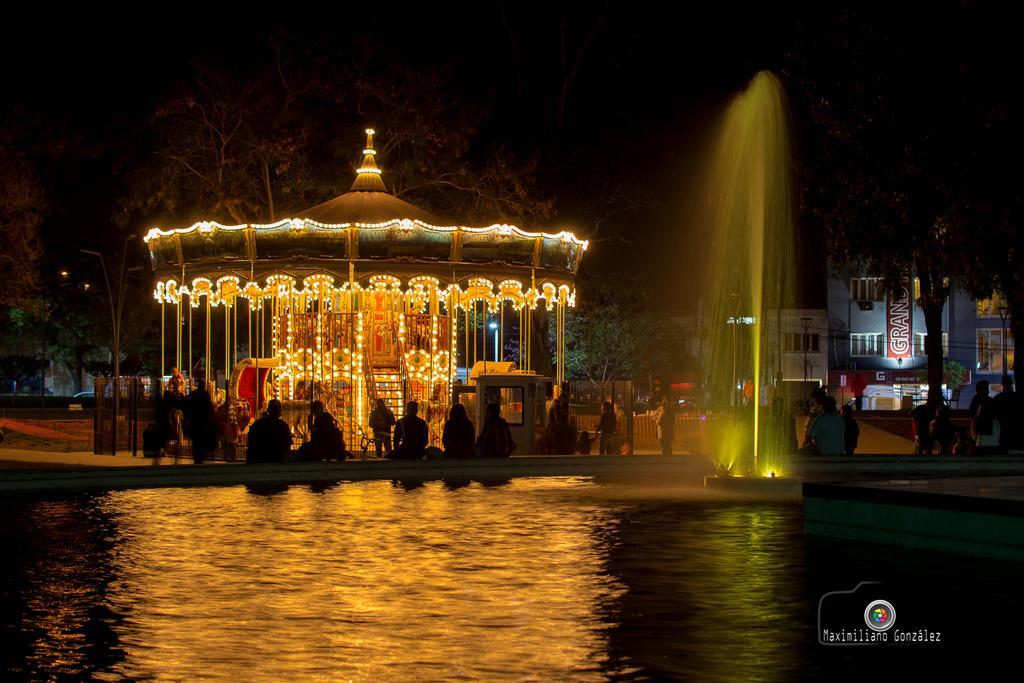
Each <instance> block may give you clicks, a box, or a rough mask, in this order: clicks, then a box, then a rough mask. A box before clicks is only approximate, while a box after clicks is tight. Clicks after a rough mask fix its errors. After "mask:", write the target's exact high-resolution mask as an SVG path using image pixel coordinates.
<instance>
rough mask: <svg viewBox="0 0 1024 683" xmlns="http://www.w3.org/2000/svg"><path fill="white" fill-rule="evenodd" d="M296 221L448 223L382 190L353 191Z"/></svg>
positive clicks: (304, 212) (301, 216) (337, 223)
mask: <svg viewBox="0 0 1024 683" xmlns="http://www.w3.org/2000/svg"><path fill="white" fill-rule="evenodd" d="M297 218H305V219H307V220H311V221H316V222H317V223H322V224H325V225H339V224H364V225H365V224H377V223H387V222H388V221H391V220H401V219H408V220H417V221H422V222H424V223H429V224H431V225H447V224H448V222H447V221H445V220H444V219H442V218H439V217H437V216H435V215H434V214H432V213H430V212H429V211H425V210H423V209H421V208H420V207H418V206H415V205H413V204H410V203H409V202H407V201H405V200H403V199H399V198H398V197H396V196H394V195H393V194H388V193H387V192H383V191H365V190H354V191H352V192H346V193H345V194H342V195H338V196H337V197H335V198H334V199H329V200H327V201H326V202H324V203H323V204H317V205H316V206H314V207H313V208H311V209H306V210H305V211H303V212H302V213H300V214H299V215H298V216H297Z"/></svg>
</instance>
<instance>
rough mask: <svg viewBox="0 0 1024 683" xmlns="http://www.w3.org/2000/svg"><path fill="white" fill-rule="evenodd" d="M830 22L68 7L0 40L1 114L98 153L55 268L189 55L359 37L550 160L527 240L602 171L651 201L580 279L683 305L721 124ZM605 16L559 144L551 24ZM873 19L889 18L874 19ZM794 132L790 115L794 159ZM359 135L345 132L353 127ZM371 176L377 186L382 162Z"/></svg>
mask: <svg viewBox="0 0 1024 683" xmlns="http://www.w3.org/2000/svg"><path fill="white" fill-rule="evenodd" d="M838 11H839V10H827V9H826V10H822V9H820V8H819V9H815V8H814V6H808V7H799V6H792V5H790V6H788V7H786V8H768V7H765V6H758V7H754V8H741V7H738V6H733V5H732V4H728V3H724V4H723V3H702V4H701V5H699V6H696V7H687V8H686V9H685V11H679V10H677V11H674V12H673V11H670V10H667V9H665V7H663V6H662V5H660V4H657V3H641V2H632V3H624V2H615V3H611V4H609V5H607V6H605V5H602V4H600V3H582V2H578V3H575V4H571V5H569V9H568V12H567V13H566V4H565V3H546V4H537V5H533V6H524V5H523V4H522V3H498V2H482V3H470V4H465V5H458V4H444V5H441V4H437V3H429V4H428V3H419V4H414V5H411V6H408V7H402V8H400V7H399V6H397V5H394V4H391V3H388V4H387V5H383V4H381V5H374V4H373V3H360V4H359V5H345V6H340V5H339V6H338V7H336V8H334V9H333V10H330V11H328V10H324V9H323V8H322V7H318V8H316V9H302V8H296V9H294V10H291V11H286V12H285V13H283V14H282V10H281V7H280V6H276V7H275V8H274V12H273V16H266V13H264V12H262V11H249V10H246V11H245V12H244V14H245V15H246V16H244V17H243V16H239V14H238V13H221V12H218V11H211V10H209V9H208V8H203V9H202V10H201V11H200V10H198V9H194V10H191V11H186V10H184V9H182V8H180V7H179V6H174V11H168V12H167V14H166V15H165V16H159V15H157V14H154V15H152V16H149V17H146V18H143V17H141V16H140V17H132V16H130V15H126V14H124V13H123V12H120V11H119V12H117V13H116V14H105V15H104V14H101V13H100V10H95V11H94V10H92V9H89V10H88V11H86V10H81V9H78V10H69V11H67V12H65V13H62V14H61V16H60V17H59V20H55V19H54V17H52V16H49V15H48V14H42V13H37V14H34V15H31V14H30V15H25V16H23V17H19V18H18V20H17V21H15V22H12V23H11V24H10V26H11V27H13V26H16V25H20V26H21V27H22V28H21V29H19V30H10V31H8V32H7V36H6V38H5V40H4V41H3V42H2V44H0V51H2V54H0V57H2V59H3V61H4V63H5V65H6V66H7V68H6V69H5V75H6V83H5V87H4V93H3V100H2V102H3V104H2V106H0V111H4V112H9V111H11V110H18V111H23V112H24V111H27V112H42V113H44V114H45V115H46V116H47V117H48V120H50V121H52V123H51V124H49V125H50V126H51V128H50V129H51V130H53V129H62V130H63V131H64V132H65V133H68V132H70V133H73V134H74V135H75V136H77V137H76V139H78V140H80V144H81V145H82V146H83V148H89V149H90V150H91V151H90V153H89V154H85V155H77V154H75V153H74V150H69V153H68V154H67V156H66V157H65V158H63V159H62V160H61V161H60V162H59V163H58V164H56V165H55V167H54V168H52V169H51V170H50V172H49V177H48V180H49V181H50V183H51V188H50V191H51V197H52V199H53V203H54V205H55V208H56V210H55V212H54V213H53V215H51V216H50V217H49V218H48V219H47V221H46V222H45V224H44V227H43V233H44V237H45V239H46V240H47V243H48V248H49V249H50V260H51V261H53V262H56V261H60V260H61V259H64V258H65V257H64V256H63V255H62V253H63V250H67V249H70V251H71V252H73V251H76V250H77V247H79V246H82V245H81V244H79V242H81V237H80V235H81V233H82V230H83V228H85V229H86V230H87V231H88V232H90V233H97V234H106V233H111V234H113V231H116V230H117V228H116V227H115V226H114V224H113V223H112V221H111V219H110V216H111V213H112V210H113V209H112V207H113V199H114V196H115V195H116V193H117V192H118V183H119V177H118V174H119V170H120V168H121V166H120V164H121V162H122V161H123V159H124V157H125V154H126V151H125V150H124V149H123V148H122V146H121V141H122V140H123V139H124V138H126V137H128V136H127V135H126V133H129V132H131V131H132V130H133V128H134V127H139V126H144V125H146V124H145V121H146V119H147V117H148V116H149V115H150V113H151V112H152V110H153V107H154V106H155V104H156V103H157V102H158V100H159V98H160V97H161V96H162V95H163V94H164V93H166V92H167V90H168V88H169V87H170V86H171V85H172V84H173V83H175V82H176V81H178V80H181V79H187V78H189V76H190V74H191V73H192V71H191V66H190V64H191V61H192V60H193V59H196V58H199V59H204V60H208V61H215V62H217V63H220V64H223V65H226V66H228V67H231V66H233V65H235V66H238V67H239V68H241V67H244V66H245V65H246V63H247V59H248V55H250V54H251V51H252V49H253V46H262V45H265V44H266V42H267V40H268V38H267V37H268V36H269V35H270V34H271V33H274V32H277V31H285V32H287V34H288V35H290V36H292V37H293V38H294V39H295V40H303V39H304V37H309V38H311V39H313V38H321V39H323V38H326V39H327V40H329V41H331V42H339V43H343V42H351V41H354V40H365V39H369V40H372V41H375V42H378V43H380V44H383V45H385V46H386V47H388V48H389V49H391V50H394V51H395V52H396V54H399V55H401V57H400V58H401V59H402V60H403V62H404V63H405V64H407V65H411V66H417V67H419V66H422V67H423V68H432V67H436V66H438V65H445V66H448V67H449V68H451V69H453V72H454V73H455V74H456V77H455V79H454V81H453V82H454V84H455V85H454V87H457V88H459V89H460V90H461V92H462V93H463V94H465V95H468V96H473V95H474V94H476V93H480V94H481V97H484V96H485V95H484V94H485V93H486V94H487V95H486V96H488V97H491V96H492V97H493V102H494V105H495V106H494V109H493V114H492V115H491V116H490V118H489V119H488V120H487V122H486V125H485V126H484V127H483V129H482V134H481V140H480V144H481V145H483V146H485V147H486V146H487V145H489V144H508V145H511V146H512V147H513V148H515V149H517V150H519V151H522V152H524V153H529V152H539V153H540V154H541V157H542V159H543V160H544V162H545V163H546V164H550V165H546V166H545V168H544V171H543V173H542V175H541V182H542V183H543V184H544V188H543V189H544V190H546V191H547V192H548V193H550V194H553V195H555V196H556V197H557V209H556V210H557V215H556V217H555V219H553V220H552V221H551V225H548V226H529V227H542V228H555V227H558V228H561V227H569V228H570V229H576V230H577V231H579V232H585V229H582V230H581V229H580V226H581V224H585V223H586V218H585V215H584V213H585V212H584V210H583V209H582V208H581V207H582V206H583V204H584V203H585V202H586V201H587V199H588V196H589V194H591V193H592V192H593V189H592V185H588V182H587V181H588V179H590V178H591V177H592V174H593V173H594V169H602V170H603V171H605V172H607V170H608V169H613V172H612V175H613V176H617V177H619V178H621V179H622V181H623V182H626V183H632V184H635V185H640V186H643V187H644V188H646V192H647V199H648V202H647V204H646V205H645V206H643V207H640V208H639V209H638V210H636V211H632V212H630V213H628V214H627V215H622V216H618V217H617V218H616V219H615V220H614V221H613V223H616V222H617V224H616V225H614V226H613V227H612V230H613V233H614V234H615V235H617V236H618V239H616V240H614V241H611V242H607V243H603V242H600V241H598V242H597V243H595V245H594V248H592V249H591V251H590V253H589V254H588V258H587V260H586V261H585V266H584V268H585V270H586V271H588V272H591V273H602V272H613V271H622V270H633V271H637V272H639V271H643V272H645V273H646V274H647V275H648V279H649V281H650V284H651V287H652V302H653V304H654V305H655V306H657V307H664V308H686V307H690V306H692V305H693V304H694V302H695V300H696V295H695V288H694V286H693V285H694V283H693V282H692V279H693V278H692V277H690V278H688V277H687V273H688V272H689V271H690V270H692V268H693V267H694V266H696V265H698V263H696V262H694V261H693V260H692V259H697V261H698V262H699V260H700V253H699V249H698V250H696V253H695V252H694V250H692V249H687V250H684V249H682V245H684V244H690V245H692V244H694V243H696V244H700V239H699V236H700V234H701V230H702V226H701V225H699V224H698V222H697V220H696V219H695V218H694V215H695V213H694V212H693V211H691V210H690V206H691V204H692V202H693V201H694V188H695V187H697V185H698V184H699V182H698V181H699V179H700V178H701V173H702V169H703V168H704V164H705V159H706V153H707V151H708V147H709V145H710V142H711V140H712V137H713V132H714V128H715V123H716V121H717V117H718V115H719V114H720V113H721V111H722V109H723V107H724V106H725V104H726V102H727V101H728V99H729V97H730V96H731V95H732V94H734V93H735V92H737V91H738V90H740V89H742V87H743V86H744V84H745V83H746V82H747V81H748V80H749V79H750V78H751V77H752V76H753V74H755V73H756V72H757V71H758V70H760V69H765V68H767V69H773V70H778V69H781V68H783V67H784V65H785V59H786V54H787V51H788V50H790V49H791V48H792V47H793V45H794V44H796V43H797V42H799V40H800V39H801V37H802V36H806V35H808V34H809V33H813V31H815V30H816V29H815V26H816V25H818V24H820V23H821V22H823V21H827V20H828V19H829V12H838ZM325 12H327V13H325ZM332 12H333V13H332ZM599 14H603V16H604V18H603V20H602V21H601V23H600V26H599V28H598V30H597V31H596V33H595V36H594V38H593V40H592V42H591V43H590V44H589V45H588V47H587V51H586V52H585V53H584V56H583V58H582V60H581V63H580V67H579V72H578V76H577V79H576V80H575V81H574V83H573V86H572V90H571V91H570V96H569V99H568V106H567V110H566V117H565V124H564V126H563V128H562V129H561V130H556V129H555V127H554V125H553V123H552V111H553V107H554V100H555V96H556V93H557V91H558V88H559V72H560V69H561V68H562V67H561V65H560V60H559V41H560V34H561V33H562V31H561V30H560V27H561V25H562V22H563V20H565V21H566V26H567V27H568V28H567V30H566V32H565V35H567V36H568V37H569V43H570V45H573V44H575V45H578V44H579V43H580V41H582V40H583V39H584V37H585V35H586V34H587V33H588V31H589V29H590V27H591V26H592V25H593V24H594V22H595V17H597V16H598V15H599ZM254 15H256V16H254ZM865 16H867V17H875V18H877V19H879V20H880V21H882V20H884V21H890V20H892V19H893V17H892V16H891V13H890V12H889V11H887V10H883V9H882V8H879V9H878V10H877V11H872V10H865ZM565 17H568V18H567V19H565ZM899 20H900V21H901V22H903V23H904V24H905V25H906V26H907V27H908V28H909V29H910V30H916V31H927V30H930V29H929V28H928V27H927V26H925V25H924V24H923V23H922V22H921V21H920V20H918V19H917V18H915V17H913V16H911V15H909V14H908V15H906V16H902V17H899ZM43 27H45V30H43V32H42V33H40V29H41V28H43ZM513 37H514V41H515V42H514V43H513ZM492 94H493V95H492ZM800 118H801V114H800V112H799V111H796V112H794V120H795V121H796V122H797V123H798V125H797V135H796V138H795V141H794V143H795V147H796V149H797V153H798V155H799V153H800V149H801V144H800V126H799V122H800ZM368 124H372V122H364V121H352V122H351V125H352V126H353V127H355V128H358V129H361V128H363V127H364V126H365V125H368ZM41 134H43V135H45V132H43V133H41ZM83 156H84V157H85V158H82V157H83ZM355 162H356V158H355V152H354V154H353V160H352V163H355ZM380 162H381V165H382V167H383V168H384V170H385V173H386V172H387V159H386V158H381V159H380ZM323 199H328V197H324V198H323ZM146 227H149V226H148V225H146V224H143V223H140V224H139V225H137V226H134V229H135V230H136V231H138V232H140V233H141V232H142V230H143V229H144V228H146ZM812 237H813V236H812ZM694 240H696V242H694ZM72 242H74V243H73V244H72ZM812 243H813V239H812ZM684 251H685V252H686V253H687V254H688V256H686V257H682V256H681V253H682V252H684Z"/></svg>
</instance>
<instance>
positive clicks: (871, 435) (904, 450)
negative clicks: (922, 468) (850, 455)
mask: <svg viewBox="0 0 1024 683" xmlns="http://www.w3.org/2000/svg"><path fill="white" fill-rule="evenodd" d="M857 424H858V426H860V439H859V440H858V442H857V451H856V453H858V454H881V453H884V454H887V455H911V454H913V452H914V442H913V441H911V440H910V439H904V438H903V437H901V436H896V435H895V434H893V433H892V432H887V431H885V430H884V429H879V428H878V427H873V426H872V425H869V424H867V423H866V422H864V421H860V422H858V423H857Z"/></svg>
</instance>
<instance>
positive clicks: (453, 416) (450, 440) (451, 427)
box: [441, 403, 474, 458]
mask: <svg viewBox="0 0 1024 683" xmlns="http://www.w3.org/2000/svg"><path fill="white" fill-rule="evenodd" d="M473 432H474V429H473V423H472V422H471V421H470V420H469V416H468V415H466V406H464V405H462V404H461V403H456V404H455V405H453V406H452V409H451V411H449V413H448V419H447V420H445V423H444V431H443V432H442V434H441V444H442V445H443V446H444V457H446V458H472V457H473V455H474V453H473V436H474V434H473Z"/></svg>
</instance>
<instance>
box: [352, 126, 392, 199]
mask: <svg viewBox="0 0 1024 683" xmlns="http://www.w3.org/2000/svg"><path fill="white" fill-rule="evenodd" d="M374 132H375V131H374V130H373V128H367V129H366V148H365V149H363V165H362V166H360V167H359V168H357V169H356V179H355V182H353V183H352V191H353V192H356V191H361V192H387V191H388V190H387V188H386V187H385V186H384V181H383V180H381V177H380V169H379V168H377V162H376V160H375V159H374V157H375V156H376V155H377V151H376V150H375V149H374V148H373V135H374Z"/></svg>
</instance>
